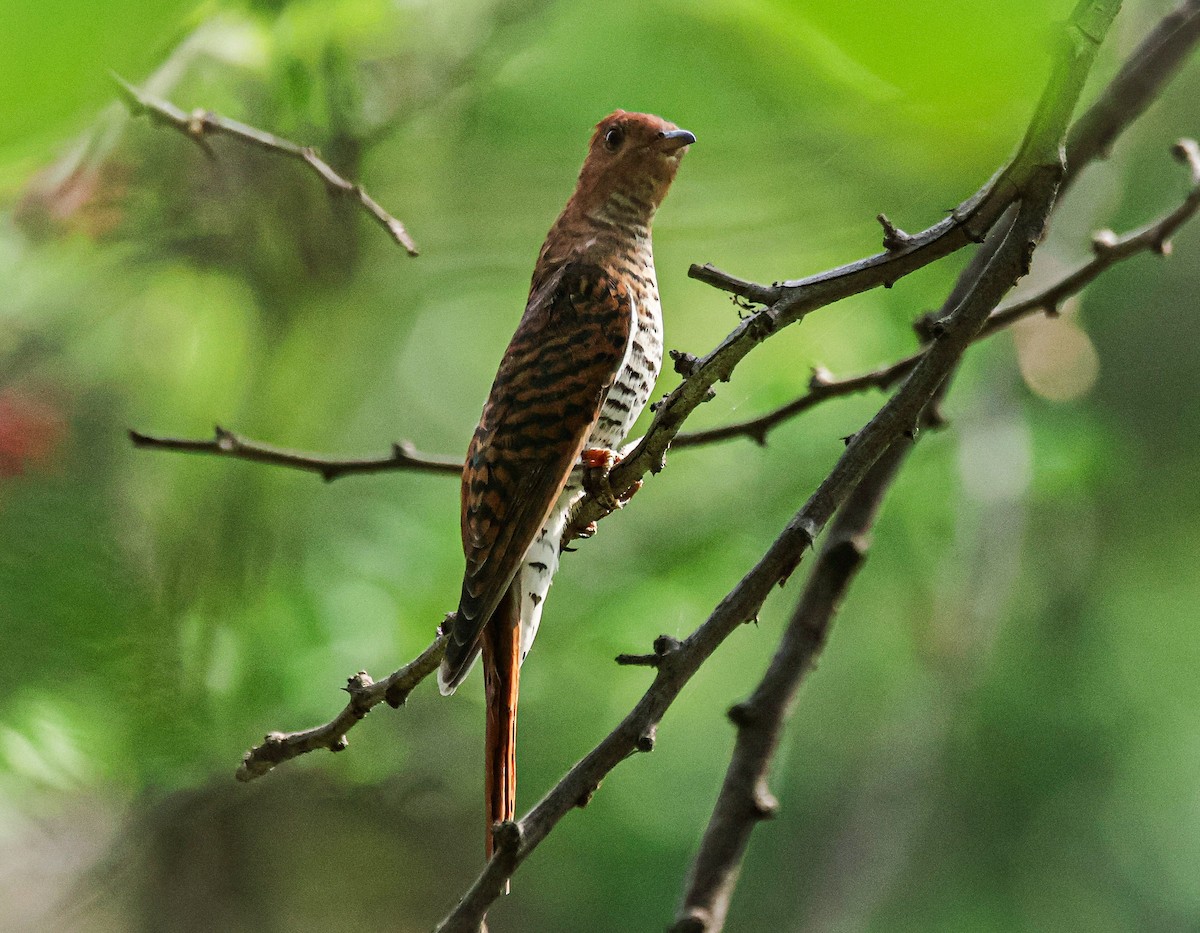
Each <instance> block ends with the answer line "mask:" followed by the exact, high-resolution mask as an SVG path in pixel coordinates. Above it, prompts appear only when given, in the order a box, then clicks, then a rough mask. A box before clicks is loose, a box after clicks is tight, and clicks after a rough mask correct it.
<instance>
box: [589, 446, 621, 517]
mask: <svg viewBox="0 0 1200 933" xmlns="http://www.w3.org/2000/svg"><path fill="white" fill-rule="evenodd" d="M580 460H581V462H582V463H583V488H584V489H585V490H586V491H587V494H588V495H589V496H591V497H592V498H593V499H595V500H596V502H597V503H599V504H600V506H601V507H602V508H603V509H604V510H605V511H606V512H615V511H617V509H620V508H623V507H624V505H625V503H626V502H628V501H629V496H631V495H633V492H630V493H628V494H626V495H625V496H622V497H620V498H618V497H617V496H616V494H615V493H613V488H612V484H611V483H609V481H608V477H609V474H610V473H611V472H612V468H613V467H614V466H616V465H617V464H618V463H620V462H621V458H620V456H618V454H617V453H616V451H612V450H609V449H608V448H607V447H589V448H588V449H587V450H585V451H584V452H583V455H582V456H581V457H580Z"/></svg>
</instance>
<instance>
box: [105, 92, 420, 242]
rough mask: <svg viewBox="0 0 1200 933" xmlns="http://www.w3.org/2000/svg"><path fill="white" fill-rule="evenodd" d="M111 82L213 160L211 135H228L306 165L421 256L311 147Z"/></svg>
mask: <svg viewBox="0 0 1200 933" xmlns="http://www.w3.org/2000/svg"><path fill="white" fill-rule="evenodd" d="M112 79H113V81H114V82H116V85H117V89H118V91H119V92H120V94H121V98H122V100H124V101H125V104H126V106H128V107H129V110H130V112H131V113H132V114H133V115H134V116H140V115H143V114H144V115H146V116H148V117H150V119H151V120H152V121H153V122H155V123H158V124H161V125H162V126H169V127H171V128H173V129H175V130H178V131H179V132H180V133H182V134H183V135H184V136H186V137H187V138H188V139H190V140H192V142H194V143H195V144H196V145H197V146H199V147H200V148H201V150H203V152H204V153H205V155H207V156H209V157H212V156H213V151H212V147H211V146H209V144H208V137H209V136H217V135H223V136H229V137H231V138H233V139H237V140H240V141H241V142H243V143H246V144H247V145H250V146H255V147H257V148H259V149H264V150H266V151H267V152H274V153H276V154H278V155H281V156H285V157H287V158H290V159H295V160H297V161H299V162H303V163H304V164H305V165H307V166H308V167H309V169H311V170H312V172H313V173H314V174H315V175H316V176H317V177H318V178H320V179H321V181H323V182H324V183H325V187H326V189H327V190H328V191H329V193H330V194H336V195H341V196H344V197H352V198H354V200H356V201H357V202H358V203H359V205H360V206H361V207H362V209H363V210H365V211H366V212H367V213H368V214H369V215H370V216H371V217H372V218H373V219H374V220H375V221H376V222H377V223H378V224H379V225H380V226H381V227H383V229H384V230H386V231H387V233H388V235H389V236H390V237H391V238H392V239H393V240H395V241H396V242H397V243H398V244H400V246H402V247H404V250H405V252H407V253H408V255H410V256H416V255H418V254H419V251H418V250H417V244H416V243H415V242H413V238H412V237H411V236H410V235H409V232H408V230H407V229H406V228H405V226H404V224H403V223H401V222H400V221H399V220H397V219H396V218H395V217H393V216H392V215H391V214H389V213H388V212H387V211H385V210H384V209H383V208H382V207H381V206H380V205H379V203H378V202H377V201H376V200H375V199H374V198H372V197H371V196H370V195H369V194H367V192H366V191H364V190H363V188H362V186H361V185H357V184H355V183H354V182H351V181H347V180H346V179H345V178H343V177H342V176H341V175H339V174H338V173H337V172H336V171H334V170H333V167H332V166H330V165H329V163H328V162H326V161H325V160H324V159H322V158H321V157H320V156H319V155H318V154H317V150H316V149H314V148H313V147H312V146H301V145H298V144H297V143H294V142H292V141H291V140H289V139H284V138H283V137H281V136H276V135H274V134H273V133H267V132H265V131H263V130H260V129H258V128H257V127H253V126H248V125H246V124H245V123H240V122H238V121H237V120H231V119H229V118H228V117H223V116H221V115H220V114H217V113H213V112H212V111H210V110H193V111H192V112H191V113H187V112H185V111H184V110H181V109H180V108H179V107H176V106H175V105H174V104H173V103H171V102H170V101H169V100H163V99H162V98H161V97H156V96H154V95H153V94H150V93H148V92H146V91H144V90H142V89H140V88H137V87H135V86H134V85H132V84H130V83H129V82H128V81H126V80H125V79H124V78H122V77H121V76H120V75H118V74H116V73H115V72H114V73H113V74H112Z"/></svg>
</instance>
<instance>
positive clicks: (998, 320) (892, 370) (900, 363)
mask: <svg viewBox="0 0 1200 933" xmlns="http://www.w3.org/2000/svg"><path fill="white" fill-rule="evenodd" d="M1171 151H1172V154H1173V155H1174V156H1175V158H1176V159H1178V160H1179V161H1180V162H1182V163H1184V164H1185V165H1186V166H1187V167H1188V170H1189V173H1190V187H1189V189H1188V193H1187V195H1186V196H1185V198H1184V200H1183V201H1182V203H1181V204H1180V205H1179V206H1178V207H1176V208H1175V209H1174V210H1173V211H1171V212H1169V213H1167V214H1164V215H1163V216H1162V217H1160V218H1158V219H1157V220H1154V221H1152V222H1150V223H1148V224H1145V225H1144V226H1142V227H1139V228H1137V229H1136V230H1133V231H1130V232H1129V233H1126V234H1125V235H1124V236H1117V235H1116V234H1114V233H1113V232H1112V231H1111V230H1102V231H1100V232H1099V233H1097V234H1096V235H1095V237H1094V238H1093V240H1092V251H1093V256H1092V258H1091V259H1090V260H1088V261H1087V262H1085V263H1083V264H1081V265H1080V266H1078V267H1077V268H1076V269H1074V270H1072V271H1071V272H1069V273H1067V274H1066V275H1064V276H1062V277H1061V278H1060V279H1059V280H1058V281H1056V282H1054V283H1053V284H1051V285H1049V286H1047V287H1046V288H1044V289H1043V290H1042V291H1040V292H1038V293H1037V294H1035V295H1031V296H1030V297H1028V298H1024V299H1021V300H1020V301H1014V302H1012V303H1010V304H1008V305H1006V306H1005V307H1003V308H998V309H997V310H996V311H994V312H993V313H992V314H991V316H990V317H989V318H988V321H987V323H986V324H985V325H984V328H983V330H981V331H980V332H979V335H978V336H977V337H976V338H975V339H976V340H977V341H979V340H984V339H985V338H987V337H991V336H992V335H993V334H997V333H999V332H1000V331H1002V330H1005V329H1006V328H1008V327H1011V326H1012V325H1013V324H1015V323H1016V322H1017V321H1019V320H1022V319H1023V318H1026V317H1030V316H1031V315H1034V314H1038V313H1043V314H1047V315H1051V316H1053V315H1055V314H1057V313H1058V309H1059V307H1060V306H1061V305H1062V303H1063V302H1064V301H1065V300H1066V299H1068V298H1070V297H1071V296H1073V295H1077V294H1078V293H1079V292H1081V291H1083V289H1084V288H1086V287H1087V286H1088V285H1090V284H1091V283H1092V282H1093V281H1095V279H1097V278H1098V277H1099V276H1100V275H1101V273H1103V272H1104V271H1105V270H1107V269H1110V268H1112V267H1113V266H1115V265H1116V264H1117V263H1119V262H1121V261H1123V260H1125V259H1128V258H1130V257H1131V256H1135V255H1137V254H1139V253H1143V252H1154V253H1158V254H1159V255H1160V256H1166V255H1169V254H1170V252H1171V241H1170V238H1171V236H1172V235H1173V234H1174V233H1175V231H1176V230H1178V229H1179V228H1180V227H1181V226H1183V224H1184V223H1186V222H1187V221H1188V220H1190V219H1191V218H1192V217H1194V216H1195V215H1196V212H1197V211H1198V210H1200V147H1198V146H1197V144H1196V142H1195V140H1191V139H1181V140H1180V141H1179V142H1177V143H1176V144H1175V145H1174V147H1173V148H1172V150H1171ZM924 355H925V351H924V350H920V351H918V352H916V353H913V354H911V355H909V356H906V357H904V358H902V359H899V360H897V361H895V362H894V363H891V364H890V365H888V366H882V367H880V368H879V369H875V370H872V371H870V372H866V373H862V374H860V375H857V376H850V377H847V378H845V379H833V378H832V377H831V376H830V375H829V374H828V372H827V371H825V370H823V369H816V370H814V371H813V375H812V378H811V379H810V380H809V387H808V391H807V392H806V393H805V394H804V395H801V396H799V397H797V398H795V399H793V400H792V401H790V402H788V403H787V404H786V405H781V406H779V407H778V408H776V409H774V410H773V411H769V412H767V413H766V414H764V415H759V416H758V417H757V418H748V419H746V420H744V421H737V422H734V423H732V424H726V425H722V426H720V427H716V428H710V429H708V430H705V431H693V432H691V433H688V434H680V435H679V436H678V437H676V438H675V441H674V442H673V443H672V444H671V449H672V450H679V449H685V448H688V447H698V446H701V445H704V444H713V443H717V442H719V441H724V440H729V439H730V438H734V437H749V438H751V439H752V440H754V441H755V442H757V443H758V444H765V443H766V442H767V434H768V433H769V432H770V431H772V430H773V429H774V428H776V427H778V426H779V425H780V424H782V423H783V422H785V421H788V420H790V419H792V418H794V417H796V416H797V415H800V414H802V413H803V412H806V411H808V410H809V409H810V408H813V407H815V406H816V405H818V404H820V403H821V402H824V401H827V400H829V399H831V398H841V397H843V396H846V395H854V394H857V393H859V392H865V391H867V390H868V389H881V390H886V389H890V388H891V387H892V386H894V385H895V384H896V383H897V382H899V381H900V380H901V379H902V378H904V377H905V376H906V375H908V374H909V373H910V372H912V369H913V367H914V366H916V365H917V363H918V362H919V361H920V359H921V357H922V356H924Z"/></svg>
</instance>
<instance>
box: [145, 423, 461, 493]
mask: <svg viewBox="0 0 1200 933" xmlns="http://www.w3.org/2000/svg"><path fill="white" fill-rule="evenodd" d="M129 439H130V440H131V441H132V442H133V446H135V447H142V448H150V449H153V450H171V451H175V452H176V453H189V454H208V455H210V456H215V457H230V458H232V459H234V460H250V461H253V462H254V463H268V464H271V465H272V466H279V467H288V468H289V469H293V470H303V471H305V472H307V473H316V474H317V475H319V476H320V477H321V478H322V479H323V480H325V481H326V482H332V481H333V480H335V479H338V478H339V477H342V476H351V475H354V474H361V473H383V472H387V471H391V470H413V471H418V472H424V473H453V474H455V475H461V474H462V461H461V460H455V459H453V458H451V457H440V456H436V455H433V454H424V453H421V452H420V451H418V450H417V449H416V448H415V447H413V445H412V444H410V443H409V442H408V441H399V442H397V443H394V444H392V452H391V453H390V454H387V455H385V456H382V457H363V458H358V459H338V458H336V457H325V456H321V455H319V454H309V453H304V452H303V451H298V450H289V449H287V448H286V447H275V446H273V445H271V444H264V443H262V442H261V441H252V440H250V439H248V438H245V437H242V436H241V435H238V434H234V433H233V432H232V431H227V430H225V428H223V427H221V426H220V425H217V426H216V428H215V429H214V431H213V437H212V440H192V439H189V438H179V437H157V436H155V435H152V434H144V433H142V432H141V431H135V430H133V429H130V430H129Z"/></svg>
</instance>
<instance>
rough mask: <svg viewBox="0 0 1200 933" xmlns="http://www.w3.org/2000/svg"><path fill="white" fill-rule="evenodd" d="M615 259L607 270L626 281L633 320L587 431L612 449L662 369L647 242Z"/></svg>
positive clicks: (658, 308)
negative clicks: (609, 385) (609, 384)
mask: <svg viewBox="0 0 1200 933" xmlns="http://www.w3.org/2000/svg"><path fill="white" fill-rule="evenodd" d="M614 265H615V268H611V270H610V271H612V272H613V273H614V274H616V275H620V276H622V277H624V279H625V281H626V282H628V283H629V284H630V289H629V293H630V297H631V300H632V303H633V308H632V309H631V310H632V312H633V315H634V321H633V327H631V328H630V329H629V344H628V346H627V348H626V350H625V358H624V359H623V360H622V362H621V368H620V370H619V371H618V373H617V379H616V382H615V383H613V386H612V388H611V389H609V390H608V395H607V396H606V397H605V399H604V405H603V406H602V407H601V409H600V418H599V420H597V422H596V426H595V427H594V428H593V429H592V433H591V435H590V436H589V437H588V446H589V447H607V448H609V449H614V450H615V449H617V448H619V447H620V446H621V444H622V443H624V441H625V438H626V437H627V436H628V434H629V431H630V429H631V428H632V427H633V423H634V422H635V421H637V419H638V415H640V414H641V413H642V409H643V408H645V407H646V403H647V402H648V401H649V400H650V393H651V392H653V391H654V383H655V382H656V381H657V379H658V374H659V371H660V370H661V369H662V359H663V330H662V309H661V306H660V304H659V300H658V283H657V282H656V281H655V279H654V257H653V255H652V254H651V252H650V244H649V242H648V241H647V242H646V243H645V247H644V249H641V250H639V251H638V252H636V253H634V254H633V255H632V256H631V257H630V258H629V259H626V260H624V261H621V260H618V261H617V263H615V264H614Z"/></svg>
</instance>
